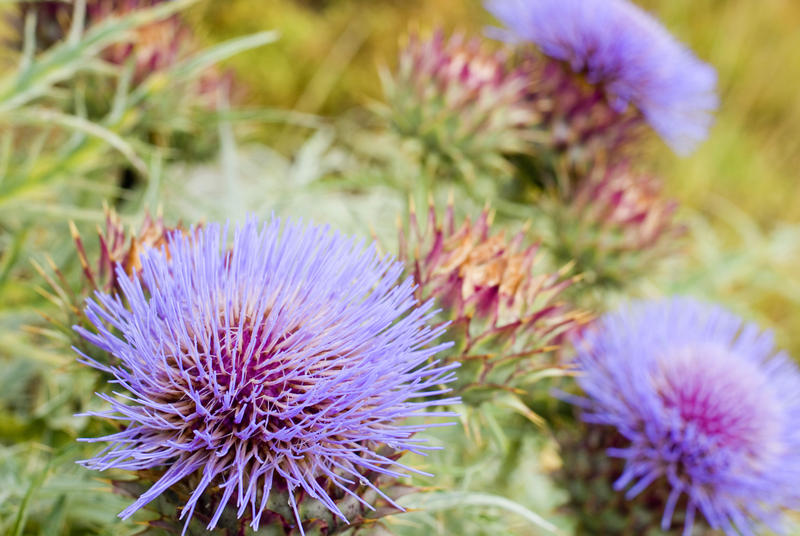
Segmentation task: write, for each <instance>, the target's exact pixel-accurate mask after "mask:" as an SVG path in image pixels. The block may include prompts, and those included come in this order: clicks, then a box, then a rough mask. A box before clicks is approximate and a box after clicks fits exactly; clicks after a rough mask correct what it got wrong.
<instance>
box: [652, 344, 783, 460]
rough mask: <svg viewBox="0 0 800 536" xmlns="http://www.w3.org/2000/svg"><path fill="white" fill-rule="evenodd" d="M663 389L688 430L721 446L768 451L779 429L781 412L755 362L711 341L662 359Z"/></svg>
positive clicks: (757, 455)
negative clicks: (762, 385)
mask: <svg viewBox="0 0 800 536" xmlns="http://www.w3.org/2000/svg"><path fill="white" fill-rule="evenodd" d="M659 372H660V377H659V378H658V379H657V380H656V383H657V388H658V391H657V392H658V394H659V396H660V397H661V399H662V401H663V404H664V406H665V407H666V408H668V409H670V410H672V411H674V412H676V413H677V415H678V416H679V418H680V421H681V423H682V426H683V427H684V431H685V433H688V430H689V429H690V428H691V429H692V432H697V433H700V434H701V435H702V436H704V437H705V439H706V440H708V441H710V443H711V444H712V445H714V446H717V447H725V448H726V449H729V450H733V451H738V452H742V453H746V454H749V455H750V456H751V457H753V458H760V457H763V456H764V454H765V452H764V448H763V446H764V445H765V444H771V443H772V439H773V438H774V437H776V435H779V434H780V412H779V405H778V404H777V401H776V400H775V399H774V397H773V396H772V394H771V393H772V391H771V390H769V389H766V388H764V389H758V388H754V383H756V384H758V383H765V382H766V379H765V378H764V375H763V372H762V371H761V370H759V368H758V367H757V366H756V364H754V363H750V362H748V361H744V360H733V359H731V358H730V357H728V356H725V355H724V350H722V349H720V348H715V347H712V346H706V347H694V348H685V349H683V350H680V351H673V352H670V354H669V355H665V356H663V357H662V358H661V359H660V371H659Z"/></svg>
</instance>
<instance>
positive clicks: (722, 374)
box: [562, 298, 800, 536]
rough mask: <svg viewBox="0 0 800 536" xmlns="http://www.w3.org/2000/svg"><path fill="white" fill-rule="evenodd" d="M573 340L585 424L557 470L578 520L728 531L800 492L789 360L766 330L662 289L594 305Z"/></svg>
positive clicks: (774, 515) (638, 529)
mask: <svg viewBox="0 0 800 536" xmlns="http://www.w3.org/2000/svg"><path fill="white" fill-rule="evenodd" d="M576 351H577V358H576V363H577V366H578V369H579V375H578V376H577V383H578V385H579V386H580V388H581V390H582V393H583V396H574V397H568V400H570V401H571V402H572V403H574V404H575V405H576V406H577V407H578V408H579V409H580V412H581V418H582V420H583V421H585V422H586V423H587V425H588V430H584V436H583V438H582V439H580V440H577V441H573V442H570V443H562V444H563V446H564V450H565V451H566V452H565V456H566V458H567V460H566V461H567V463H565V464H564V467H563V471H562V476H563V477H564V481H565V483H566V485H567V487H568V488H569V489H571V490H572V492H573V493H572V502H573V506H574V507H575V510H574V514H575V515H576V516H578V518H579V519H580V523H581V526H582V527H583V530H585V531H587V532H592V533H612V532H613V533H623V534H624V533H626V532H629V533H632V534H633V533H635V534H642V533H648V534H649V532H648V531H650V530H656V527H659V526H660V528H661V530H662V531H665V533H667V534H684V535H685V534H693V533H694V532H693V527H694V525H695V524H697V525H699V526H701V527H704V528H701V533H703V534H705V533H711V531H710V530H709V529H715V532H716V531H723V532H724V533H725V534H728V535H730V536H737V535H739V534H751V533H755V532H756V531H761V530H764V529H766V528H771V529H776V530H779V527H781V526H782V525H783V523H782V517H783V514H782V510H783V509H790V510H794V509H797V508H798V507H799V506H800V491H799V490H798V489H797V486H796V482H797V478H798V475H800V455H798V442H800V436H798V434H797V422H798V420H800V399H799V398H798V396H797V392H798V387H800V370H798V368H797V365H796V364H794V363H793V362H792V361H791V359H790V358H789V356H788V355H787V354H785V353H783V352H777V351H776V350H775V348H774V345H773V342H772V336H771V334H769V333H765V332H761V330H760V329H759V328H758V326H757V325H755V324H748V323H745V322H744V321H743V320H742V319H741V318H738V317H737V316H735V315H733V314H731V313H729V312H728V311H726V310H724V309H722V308H720V307H718V306H712V305H709V304H704V303H700V302H697V301H695V300H692V299H681V298H675V299H672V300H656V301H651V302H644V303H637V304H634V305H630V306H627V307H625V308H624V309H622V310H621V311H619V312H617V313H613V314H608V315H606V316H604V317H603V318H602V319H601V321H599V322H598V325H597V326H596V327H595V329H593V330H590V331H588V332H587V333H586V334H585V336H584V337H583V338H582V339H581V340H579V341H577V342H576ZM597 457H599V458H601V459H602V458H604V457H611V458H617V459H619V460H620V463H619V464H615V463H613V462H610V461H607V462H605V463H603V462H596V461H593V459H594V458H597ZM582 460H583V462H582ZM587 465H588V467H587ZM603 467H605V470H600V471H599V472H596V473H594V474H593V471H592V470H597V469H602V468H603ZM587 468H591V469H592V470H589V471H587V470H586V469H587ZM612 481H613V489H612ZM623 492H624V495H625V499H626V500H625V501H619V500H616V499H615V495H617V494H621V493H623Z"/></svg>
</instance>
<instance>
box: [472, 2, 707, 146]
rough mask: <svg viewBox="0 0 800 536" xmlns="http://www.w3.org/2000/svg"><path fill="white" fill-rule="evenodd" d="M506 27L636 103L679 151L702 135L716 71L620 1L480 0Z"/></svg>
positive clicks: (612, 96)
mask: <svg viewBox="0 0 800 536" xmlns="http://www.w3.org/2000/svg"><path fill="white" fill-rule="evenodd" d="M486 7H487V9H488V10H489V11H490V12H491V13H492V14H494V15H495V17H497V18H498V19H499V20H500V21H501V22H502V23H503V24H505V25H506V26H507V28H508V30H506V31H503V32H502V33H501V34H500V35H501V37H502V38H503V39H506V40H511V41H514V42H529V43H532V44H534V45H535V46H536V47H538V48H539V50H540V51H541V52H542V53H543V54H544V55H545V56H547V57H549V58H553V59H555V60H558V61H560V62H564V63H565V64H566V65H568V66H569V67H570V68H571V69H572V71H574V72H575V73H578V74H580V75H582V76H584V77H585V79H586V81H587V82H588V83H589V84H592V85H595V86H600V87H602V89H603V91H604V93H605V94H606V98H607V99H608V100H609V103H610V105H611V106H612V108H614V109H616V110H617V111H623V110H625V109H626V108H627V107H629V106H633V107H634V108H636V109H637V110H638V111H639V112H641V114H642V115H643V116H644V118H645V119H646V120H647V122H648V123H649V124H650V126H651V127H652V128H653V129H654V130H655V131H656V132H658V134H659V135H660V136H661V137H662V138H663V139H664V140H665V141H666V142H667V143H668V144H669V145H670V146H671V147H672V148H673V150H675V151H676V152H677V153H679V154H687V153H689V152H691V151H692V150H693V149H694V147H695V146H696V145H697V144H698V143H700V142H701V141H702V140H703V139H705V137H706V135H707V133H708V129H709V126H710V125H711V121H712V116H711V112H713V110H714V109H715V108H716V106H717V97H716V94H715V85H716V72H715V70H714V69H713V68H712V67H711V66H709V65H707V64H706V63H704V62H702V61H700V60H698V59H697V58H696V57H695V56H694V55H693V54H692V52H691V51H690V50H689V49H688V48H686V47H685V46H684V45H682V44H681V43H679V42H678V41H677V40H675V38H674V37H673V36H672V35H671V34H670V33H669V32H668V31H667V30H666V29H665V28H664V27H663V26H662V25H661V24H660V23H659V22H658V21H657V20H655V19H654V18H653V17H652V16H650V15H649V14H648V13H647V12H645V11H644V10H642V9H641V8H639V7H638V6H636V5H634V4H632V3H631V2H628V1H627V0H487V1H486Z"/></svg>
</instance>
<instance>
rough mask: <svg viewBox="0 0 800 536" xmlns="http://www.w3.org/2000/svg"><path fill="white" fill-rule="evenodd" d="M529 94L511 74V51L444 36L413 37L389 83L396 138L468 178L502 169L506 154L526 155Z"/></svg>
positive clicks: (518, 76) (387, 79)
mask: <svg viewBox="0 0 800 536" xmlns="http://www.w3.org/2000/svg"><path fill="white" fill-rule="evenodd" d="M526 86H527V82H526V79H525V76H524V73H523V72H522V71H520V70H514V69H512V68H510V67H509V57H508V51H506V50H500V51H494V52H493V51H490V50H488V49H487V47H486V43H484V42H482V41H480V40H478V39H472V40H467V39H466V38H465V37H464V36H463V35H462V34H456V35H454V36H452V37H451V38H450V39H449V40H448V39H446V38H445V37H444V35H443V33H442V32H436V33H435V34H434V35H433V36H432V37H430V38H428V39H423V38H421V37H419V36H417V35H412V36H410V37H409V39H408V43H407V45H406V46H405V47H404V48H403V49H402V51H401V52H400V60H399V65H398V68H397V72H396V73H395V74H394V76H385V77H384V90H385V93H386V97H387V100H388V101H389V102H388V104H389V111H388V112H387V115H388V117H389V120H390V121H391V124H392V127H393V128H394V130H395V131H396V132H397V133H399V134H400V135H402V136H405V137H409V138H414V139H417V140H418V141H419V142H421V143H422V145H423V150H424V151H425V152H426V156H428V157H431V158H436V159H438V160H439V164H440V165H449V166H452V167H453V168H454V169H455V170H456V171H457V172H459V173H460V174H462V175H465V176H467V177H470V176H472V175H474V174H475V173H477V172H479V171H483V170H486V169H493V168H498V167H500V168H503V167H504V165H505V162H504V160H503V159H502V157H501V154H502V153H507V152H519V151H521V150H523V149H524V147H525V145H526V143H527V142H526V136H527V134H526V129H525V126H527V124H528V123H529V122H530V120H531V117H532V114H531V112H530V110H529V109H528V107H526V106H525V103H524V99H525V87H526Z"/></svg>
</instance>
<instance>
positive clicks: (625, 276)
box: [540, 163, 685, 289]
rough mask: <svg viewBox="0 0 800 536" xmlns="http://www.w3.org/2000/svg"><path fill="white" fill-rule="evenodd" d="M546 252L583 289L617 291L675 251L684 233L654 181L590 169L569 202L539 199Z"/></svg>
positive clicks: (628, 169)
mask: <svg viewBox="0 0 800 536" xmlns="http://www.w3.org/2000/svg"><path fill="white" fill-rule="evenodd" d="M540 206H541V208H542V210H543V211H544V212H545V213H546V215H547V218H545V221H546V223H547V224H548V226H549V232H548V235H547V236H548V238H547V240H546V242H547V245H548V248H549V249H550V251H551V252H552V253H553V255H554V256H555V258H556V259H557V260H558V261H560V262H568V261H570V260H571V261H574V262H575V266H576V270H577V272H578V273H581V274H583V275H584V280H585V283H586V284H587V285H592V286H596V287H599V288H602V287H614V288H617V289H619V288H622V287H624V286H625V285H626V284H627V283H629V282H630V281H631V280H632V279H634V278H636V277H641V276H643V275H646V272H647V271H648V270H651V269H653V267H654V266H655V265H657V264H658V261H659V260H661V259H664V258H667V257H669V256H670V254H671V253H676V252H678V251H679V247H678V246H679V245H680V243H679V242H678V240H677V239H678V238H679V237H680V236H681V235H682V233H683V232H684V230H685V228H684V226H683V225H681V224H678V223H677V222H676V221H675V218H674V213H675V209H676V208H677V203H676V202H675V201H674V200H671V199H668V198H666V197H665V196H664V194H663V187H662V184H661V181H659V179H658V178H657V177H654V176H652V175H648V174H645V173H642V172H639V171H637V170H635V169H632V166H631V165H630V164H628V163H620V164H617V165H614V166H610V167H602V168H600V167H595V168H594V169H593V170H592V172H591V173H590V174H589V175H588V176H587V177H585V178H584V179H583V180H582V181H581V182H580V183H578V184H577V185H576V187H575V188H574V189H573V190H572V192H570V194H569V196H568V197H567V198H566V199H565V198H560V196H548V197H543V198H542V199H541V200H540Z"/></svg>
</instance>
